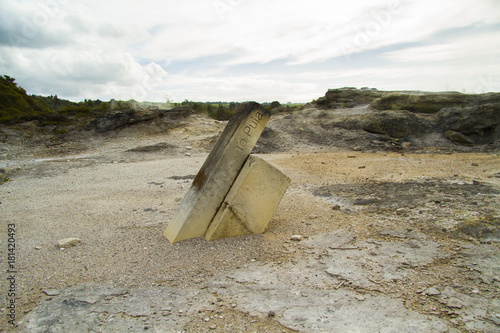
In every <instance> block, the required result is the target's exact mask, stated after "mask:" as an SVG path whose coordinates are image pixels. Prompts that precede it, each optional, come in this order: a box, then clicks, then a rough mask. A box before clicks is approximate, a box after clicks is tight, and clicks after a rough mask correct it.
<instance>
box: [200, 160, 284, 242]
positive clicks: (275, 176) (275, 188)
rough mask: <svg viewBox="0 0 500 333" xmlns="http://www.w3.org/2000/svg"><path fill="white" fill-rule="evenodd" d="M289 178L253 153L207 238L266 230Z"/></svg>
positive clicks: (211, 225)
mask: <svg viewBox="0 0 500 333" xmlns="http://www.w3.org/2000/svg"><path fill="white" fill-rule="evenodd" d="M289 185H290V178H289V177H288V176H286V175H284V174H283V173H282V172H281V171H279V170H278V169H276V168H275V167H273V166H272V165H271V164H269V163H267V162H266V161H264V160H263V159H261V158H259V157H257V156H254V155H250V156H249V157H248V160H247V161H246V163H245V164H244V165H243V168H242V169H241V172H240V174H239V175H238V177H237V178H236V180H235V182H234V184H233V186H232V187H231V189H230V190H229V193H228V194H227V196H226V198H225V199H224V202H223V203H222V205H221V207H220V209H219V211H218V212H217V215H215V217H214V219H213V221H212V223H211V224H210V227H209V228H208V230H207V233H206V235H205V238H206V240H208V241H210V240H214V239H219V238H225V237H233V236H240V235H250V234H260V233H263V232H264V231H265V229H266V227H267V225H268V223H269V221H270V220H271V217H272V216H273V214H274V211H275V210H276V208H277V207H278V205H279V203H280V202H281V199H282V198H283V195H284V194H285V192H286V190H287V188H288V186H289Z"/></svg>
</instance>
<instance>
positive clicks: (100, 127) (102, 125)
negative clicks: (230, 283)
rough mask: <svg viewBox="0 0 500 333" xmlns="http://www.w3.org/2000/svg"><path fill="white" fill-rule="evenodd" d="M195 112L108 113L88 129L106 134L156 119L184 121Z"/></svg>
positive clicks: (118, 111) (91, 123)
mask: <svg viewBox="0 0 500 333" xmlns="http://www.w3.org/2000/svg"><path fill="white" fill-rule="evenodd" d="M192 113H193V112H192V111H191V110H190V109H189V108H188V107H177V108H173V109H170V110H158V109H153V110H151V109H146V110H142V109H137V110H136V109H128V110H117V111H111V112H108V113H106V114H105V115H103V116H101V117H98V118H95V119H94V120H93V121H91V122H90V123H89V124H88V126H87V129H88V130H95V131H96V132H98V133H104V132H109V131H113V130H116V129H118V128H121V127H124V126H128V125H133V124H136V123H140V122H144V121H148V120H153V119H156V118H168V119H173V120H175V119H182V118H185V117H187V116H189V115H190V114H192Z"/></svg>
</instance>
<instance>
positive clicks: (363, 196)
mask: <svg viewBox="0 0 500 333" xmlns="http://www.w3.org/2000/svg"><path fill="white" fill-rule="evenodd" d="M223 126H224V123H220V122H215V121H212V120H208V119H206V120H203V121H202V122H200V121H199V119H198V121H197V122H192V123H190V124H188V125H186V126H184V127H180V128H178V129H176V130H172V131H170V132H169V133H167V134H155V135H142V134H143V132H142V131H143V130H142V129H140V128H136V129H134V130H133V132H132V130H130V132H127V130H125V131H122V132H121V133H119V134H118V135H116V136H114V137H107V138H100V139H99V140H98V139H95V141H94V142H91V143H88V142H87V144H86V146H85V147H84V149H81V151H80V150H78V151H76V154H75V153H73V154H71V152H72V149H71V147H69V148H68V149H67V150H63V151H61V152H59V153H57V154H54V153H47V152H46V150H44V149H42V148H40V149H39V150H36V149H34V150H31V151H22V150H21V148H19V147H18V146H13V145H12V146H7V147H6V149H7V150H9V152H10V153H11V155H5V156H4V159H3V160H2V167H4V168H8V169H10V170H15V171H16V172H14V173H13V175H12V177H11V178H12V179H11V181H10V182H7V183H5V184H4V185H1V186H0V196H1V200H0V201H1V202H2V204H1V207H0V209H1V211H2V217H3V221H4V222H3V223H2V229H1V233H0V235H1V237H0V246H1V248H2V249H6V248H7V234H8V232H7V227H6V226H7V224H15V228H16V230H15V231H16V251H17V256H16V266H17V267H16V268H17V271H18V273H17V280H16V281H17V285H16V287H17V292H16V294H17V296H18V298H17V300H16V303H17V318H16V320H17V321H20V320H21V321H22V322H21V325H20V328H19V330H22V329H23V327H27V325H29V322H27V320H31V322H36V320H37V319H36V318H37V313H38V318H39V317H40V312H37V311H36V310H35V309H36V308H37V306H41V305H42V304H46V303H47V304H48V302H51V301H53V300H55V299H57V297H62V296H58V295H60V294H61V293H62V291H63V290H65V289H66V288H69V287H73V286H77V285H79V284H82V283H87V282H97V283H103V284H106V285H110V286H113V287H115V288H125V289H127V290H129V291H131V290H140V288H147V290H154V289H156V290H164V289H162V288H173V289H175V290H197V291H203V292H205V293H206V295H205V296H204V297H208V298H207V299H204V301H205V302H206V304H208V307H207V308H199V309H198V310H197V311H194V310H193V311H190V310H186V312H185V313H184V314H183V315H182V317H183V318H184V319H183V320H179V321H178V322H177V324H176V325H177V326H175V325H174V326H172V327H171V329H172V331H174V329H179V328H180V329H179V330H180V331H182V330H185V331H186V332H195V331H199V332H202V331H212V332H217V331H221V332H222V331H231V330H232V331H244V330H248V331H258V332H266V331H267V332H288V331H293V330H299V331H329V330H330V329H331V326H328V325H327V324H324V325H326V326H318V327H319V328H318V327H317V326H314V325H318V324H317V323H316V324H315V323H312V321H311V323H310V322H309V321H308V320H305V321H303V322H301V323H297V324H294V323H293V321H291V319H290V320H288V319H287V318H288V317H289V316H291V315H290V314H289V312H287V311H289V310H285V308H284V307H282V308H280V307H279V306H277V307H276V310H275V309H274V308H272V306H268V307H267V308H266V307H265V306H264V307H261V308H256V307H253V306H254V305H250V304H246V303H245V301H242V300H240V301H239V302H236V301H234V299H235V298H237V297H236V296H237V294H238V293H240V292H241V293H243V292H245V291H243V290H242V289H234V293H233V294H231V291H233V289H231V288H233V287H231V286H232V284H230V282H227V281H226V280H228V279H229V277H230V276H232V278H231V279H230V280H231V281H238V278H240V279H241V276H240V275H241V274H243V275H245V274H247V273H248V270H249V269H250V270H255V271H260V272H261V274H260V275H259V276H260V277H259V279H262V278H263V277H264V276H268V277H270V276H274V277H276V278H277V280H279V281H281V282H282V283H285V282H286V281H288V282H286V283H289V286H292V284H293V286H296V285H302V286H303V287H304V288H306V289H307V288H309V289H308V290H314V291H309V292H308V293H309V294H310V295H313V294H314V292H317V291H323V292H326V291H328V292H330V291H331V292H336V291H338V290H345V292H346V293H348V292H349V293H352V297H357V299H358V301H359V300H365V299H367V301H365V303H367V302H368V301H369V300H370V297H373V298H374V299H375V298H376V297H381V296H382V295H384V297H387V299H391V300H398V301H401V302H402V304H403V305H404V308H403V306H401V309H402V311H410V312H411V313H415V314H418V315H421V314H423V315H425V316H427V318H435V320H438V321H439V323H440V325H444V326H445V328H444V329H442V330H441V331H457V332H458V331H471V332H472V331H476V330H477V331H494V330H495V329H500V326H499V325H500V308H499V305H498V304H497V303H495V302H494V301H493V300H494V299H495V298H498V296H499V282H500V277H499V273H498V259H497V258H498V257H499V256H498V254H500V249H499V246H498V241H499V237H500V235H499V234H498V224H499V219H500V217H499V207H500V196H499V194H500V178H498V173H499V172H500V159H499V157H497V156H494V155H491V154H481V153H469V154H466V153H460V154H429V153H426V154H420V153H394V152H372V153H366V152H355V151H352V150H344V149H332V148H328V147H321V149H319V148H317V149H316V148H314V149H312V148H311V149H308V150H307V149H305V150H304V151H294V152H286V153H275V154H261V155H259V156H260V157H262V158H264V159H265V160H267V161H268V162H270V163H271V164H273V165H274V166H276V167H277V168H278V169H280V170H281V171H283V172H284V173H285V174H287V175H288V176H290V177H291V179H292V184H291V186H290V188H289V189H288V191H287V193H286V195H285V197H284V198H283V201H282V203H281V205H280V206H279V208H278V210H277V211H276V213H275V215H274V217H273V219H272V221H271V222H270V224H269V227H268V229H267V230H266V232H265V233H264V234H263V235H252V236H244V237H235V238H230V239H223V240H218V241H214V242H206V241H205V240H204V239H192V240H187V241H183V242H180V243H177V244H174V245H172V244H170V243H169V242H168V241H167V240H166V239H165V238H164V237H163V235H162V233H163V230H164V229H165V227H166V225H167V223H168V221H169V219H170V218H171V216H172V215H173V213H174V212H175V210H176V208H177V206H178V204H179V202H180V200H181V199H182V197H183V195H184V193H185V192H186V190H187V189H188V187H189V186H190V183H191V181H192V179H193V178H194V175H195V174H196V173H197V171H198V169H199V168H200V167H201V165H202V163H203V162H204V160H205V158H206V156H207V152H208V148H209V146H210V145H209V144H208V143H207V142H208V141H210V140H211V141H213V139H214V136H215V135H216V134H217V133H219V132H220V131H221V130H222V128H223ZM144 131H146V129H144ZM16 149H18V150H16ZM9 156H15V159H13V158H9ZM340 231H341V232H345V233H347V234H348V235H350V236H345V237H346V239H351V241H350V243H349V242H348V243H349V244H351V245H352V246H354V247H355V248H356V249H359V251H361V249H363V251H365V250H366V251H368V249H371V247H370V246H372V245H369V244H378V245H376V246H375V247H377V249H378V248H380V251H381V252H380V253H382V252H383V249H384V248H385V247H384V246H385V245H387V246H389V245H390V246H393V245H394V244H403V245H401V246H402V250H401V251H402V252H399V253H403V252H404V249H405V247H404V244H406V242H407V241H409V240H412V241H415V242H420V243H418V244H420V245H415V248H426V247H425V246H424V245H423V244H432V246H434V247H435V248H436V251H434V252H432V251H431V252H429V253H427V252H425V253H423V254H421V255H422V256H423V257H425V258H424V259H421V260H422V261H421V262H418V263H416V264H415V263H412V262H409V263H399V264H400V266H398V267H399V268H398V269H400V270H401V269H403V270H405V272H406V271H408V272H410V273H408V274H405V275H404V276H399V275H397V274H396V275H394V276H393V277H392V278H391V277H387V276H386V275H387V274H386V275H384V274H383V272H387V271H388V270H389V271H390V269H391V268H390V267H392V266H390V264H389V263H388V262H387V261H384V260H387V257H384V256H383V255H379V256H377V255H375V254H374V253H375V252H377V250H375V248H374V249H372V250H370V251H371V252H370V251H368V252H366V253H364V252H358V256H356V255H346V252H347V251H342V250H340V251H339V250H338V248H335V247H333V248H332V247H326V248H322V247H321V246H322V245H321V244H323V243H321V242H322V241H321V239H324V238H321V237H326V236H324V235H332V233H333V234H334V235H337V234H336V233H338V232H340ZM292 235H301V236H302V237H303V240H302V241H300V242H296V241H291V240H290V237H291V236H292ZM69 237H76V238H79V239H81V240H82V242H83V243H82V244H81V245H78V246H76V247H71V248H66V249H59V248H57V246H56V245H57V241H58V240H61V239H64V238H69ZM343 237H344V236H343ZM320 245H321V246H320ZM429 246H431V245H429ZM434 247H433V248H434ZM388 249H389V247H388ZM437 249H438V250H437ZM332 251H333V252H332ZM335 251H336V252H335ZM374 251H375V252H374ZM464 251H468V252H467V253H468V254H467V255H465V254H464ZM438 252H439V253H438ZM396 253H398V252H396ZM484 253H488V254H490V256H489V257H488V258H489V259H488V260H489V261H488V260H486V261H485V260H483V259H482V257H481V254H484ZM365 255H366V256H368V257H369V256H371V258H372V260H373V262H375V263H378V264H377V265H379V266H376V267H378V268H377V269H378V270H377V269H373V267H372V269H371V271H372V273H373V274H374V275H369V274H368V275H366V274H365V273H363V272H364V271H359V275H358V276H349V275H343V274H342V273H339V272H338V271H335V267H333V266H331V265H332V263H331V262H326V261H324V260H325V258H329V257H330V258H332V256H333V258H337V260H338V262H339V263H344V264H345V266H344V267H346V270H351V271H353V272H356V269H358V268H359V269H361V268H360V267H358V264H359V262H361V261H363V260H364V256H365ZM362 258H363V260H361V259H362ZM464 258H466V259H467V260H469V263H464V262H463V261H464ZM377 260H378V261H377ZM394 260H395V259H394ZM481 260H482V261H481ZM396 261H397V260H396ZM410 261H411V260H410ZM473 261H481V262H483V263H484V264H482V266H481V265H480V266H476V267H475V268H474V267H472V266H471V265H470V263H471V262H473ZM311 262H314V263H315V264H311ZM334 262H335V260H334ZM475 264H478V263H477V262H476V263H475ZM349 265H352V267H351V266H349ZM373 265H375V264H373ZM495 265H497V266H495ZM2 266H3V267H2V268H1V272H2V289H0V294H1V295H2V299H4V298H5V296H6V293H7V290H8V287H7V286H5V284H6V283H5V281H6V277H5V274H6V273H5V272H6V269H7V267H6V263H5V262H4V261H3V260H2ZM269 267H276V272H279V273H276V274H277V275H276V274H275V273H270V272H269V271H266V269H268V268H269ZM280 267H281V268H280ZM294 267H301V270H299V271H294ZM325 267H326V268H325ZM353 267H357V268H356V269H354V268H353ZM374 267H375V266H374ZM384 267H385V268H384ZM401 267H403V268H401ZM325 270H326V272H327V273H328V274H326V275H325V274H324V273H325ZM395 271H397V269H395ZM245 272H247V273H245ZM266 272H267V273H266ZM273 272H274V271H273ZM290 272H294V273H293V277H290V276H288V275H286V276H285V275H283V274H285V273H286V274H291V273H290ZM375 273H377V274H379V275H377V274H375ZM239 274H240V275H239ZM266 274H267V275H266ZM273 274H275V275H273ZM314 274H315V275H316V277H318V275H320V276H322V279H323V280H321V283H320V282H318V283H317V284H314V285H311V282H310V281H312V280H313V277H311V280H309V278H308V277H305V278H307V279H308V280H305V279H304V276H306V275H307V276H313V275H314ZM363 274H365V275H363ZM370 274H371V273H370ZM488 274H489V275H488ZM302 275H304V276H302ZM294 279H296V280H294ZM223 280H224V281H226V282H225V283H226V284H227V286H224V287H221V286H220V285H217V281H223ZM256 281H257V282H256ZM283 281H285V282H283ZM325 281H327V282H325ZM370 281H371V282H370ZM261 282H262V281H261V280H255V281H253V280H252V281H249V280H248V281H247V280H245V281H243V282H241V283H240V284H242V285H245V286H247V287H248V286H251V285H255V284H259V283H261ZM432 287H435V288H437V289H438V290H439V292H440V294H443V295H444V294H445V289H446V288H448V287H449V288H454V290H455V289H456V290H460V292H461V293H462V294H464V295H469V296H470V295H472V296H470V297H479V296H481V297H480V298H477V299H476V302H475V303H477V304H481V306H480V307H479V308H480V309H479V310H481V311H482V312H481V311H479V310H477V311H478V313H479V312H480V313H481V314H477V313H475V312H473V311H472V310H471V311H472V312H471V311H468V310H469V309H472V308H473V306H472V305H470V306H469V305H468V304H465V303H464V302H462V303H461V305H460V306H457V305H454V304H452V303H450V302H449V297H448V296H447V297H448V298H447V299H448V301H447V300H441V299H439V296H436V295H435V297H434V298H433V297H431V296H432V295H427V296H425V292H424V291H426V290H428V289H429V288H432ZM234 288H236V287H234ZM287 288H288V287H286V288H285V289H287ZM290 288H292V287H290ZM49 289H56V290H57V291H58V292H57V293H55V294H54V295H52V296H49V295H47V294H50V292H47V290H49ZM169 290H172V289H169ZM290 290H291V289H290ZM44 291H45V292H44ZM130 293H132V292H130ZM249 295H252V294H251V293H249ZM346 295H347V294H346ZM478 295H479V296H478ZM302 296H304V295H302ZM210 297H212V298H210ZM265 297H271V296H269V295H267V296H265ZM318 297H319V296H318ZM346 297H347V296H346ZM251 298H252V297H251V296H248V299H251ZM309 298H310V296H309V297H308V295H306V296H304V297H303V299H304V300H306V299H309ZM456 298H458V299H460V297H458V296H456ZM271 299H272V298H270V300H271ZM59 301H60V300H59ZM247 301H248V300H247ZM186 302H188V301H186ZM270 302H271V301H270ZM219 303H220V304H219ZM240 303H241V304H240ZM271 303H272V302H271ZM92 304H93V303H92ZM189 304H191V303H189ZM245 304H246V305H245ZM3 306H5V304H3ZM193 306H194V307H195V308H196V304H195V305H193ZM151 307H153V305H151ZM267 309H268V310H269V311H273V313H272V314H271V315H269V312H268V311H267ZM474 309H475V308H474ZM4 311H5V309H4ZM179 311H181V310H179ZM274 311H275V313H274ZM474 311H475V310H474ZM30 312H31V313H30ZM110 313H111V312H110ZM304 313H306V312H304ZM28 314H30V315H31V317H30V315H28ZM26 315H28V316H27V317H25V316H26ZM108 315H109V314H108ZM287 316H288V317H287ZM146 317H147V318H148V319H147V321H145V320H144V318H145V317H144V316H143V317H140V318H139V319H137V320H138V321H139V322H140V323H141V325H142V326H144V327H145V329H148V330H150V331H158V332H160V331H161V330H160V329H159V327H161V325H160V322H162V320H163V319H162V318H166V317H162V316H161V315H160V314H159V313H158V314H156V312H155V314H154V315H150V316H149V317H148V316H146ZM179 317H181V315H179ZM472 317H474V318H472ZM27 318H28V319H27ZM4 319H5V318H4ZM206 319H208V320H206ZM429 320H431V319H429ZM432 320H434V319H432ZM62 321H63V320H62ZM318 321H319V319H318ZM163 323H164V322H163ZM38 324H39V326H40V327H42V326H43V325H42V324H41V322H40V321H38ZM164 324H165V323H164ZM54 325H55V324H54ZM155 325H156V326H155ZM165 325H166V324H165ZM179 325H180V326H179ZM300 325H302V326H300ZM353 325H360V326H359V327H360V331H370V329H369V326H366V330H364V329H363V324H362V320H361V319H360V321H359V322H357V323H353ZM391 325H392V326H391ZM398 325H399V324H398V322H396V323H392V324H390V325H389V326H390V327H393V328H395V327H397V326H398ZM436 325H437V324H436ZM106 327H107V328H108V329H106ZM110 327H111V326H102V329H103V331H112V330H111V328H110ZM155 327H156V328H155ZM166 327H170V326H166ZM322 327H323V328H322ZM433 327H434V326H433ZM3 328H4V329H9V328H12V327H10V326H9V325H7V324H6V323H5V321H4V322H3ZM433 330H434V329H433ZM28 331H30V330H29V329H28ZM33 331H36V330H33ZM75 331H77V330H75ZM346 331H348V330H346ZM431 331H432V330H431ZM436 331H438V330H436Z"/></svg>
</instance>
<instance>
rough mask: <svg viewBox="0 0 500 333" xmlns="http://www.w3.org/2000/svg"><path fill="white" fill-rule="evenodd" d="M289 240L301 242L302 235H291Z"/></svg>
mask: <svg viewBox="0 0 500 333" xmlns="http://www.w3.org/2000/svg"><path fill="white" fill-rule="evenodd" d="M290 239H291V240H293V241H300V240H302V235H293V236H292V237H290Z"/></svg>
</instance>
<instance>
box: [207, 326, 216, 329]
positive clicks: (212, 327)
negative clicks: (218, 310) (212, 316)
mask: <svg viewBox="0 0 500 333" xmlns="http://www.w3.org/2000/svg"><path fill="white" fill-rule="evenodd" d="M208 328H210V329H211V330H215V329H216V328H217V325H210V326H208Z"/></svg>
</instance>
